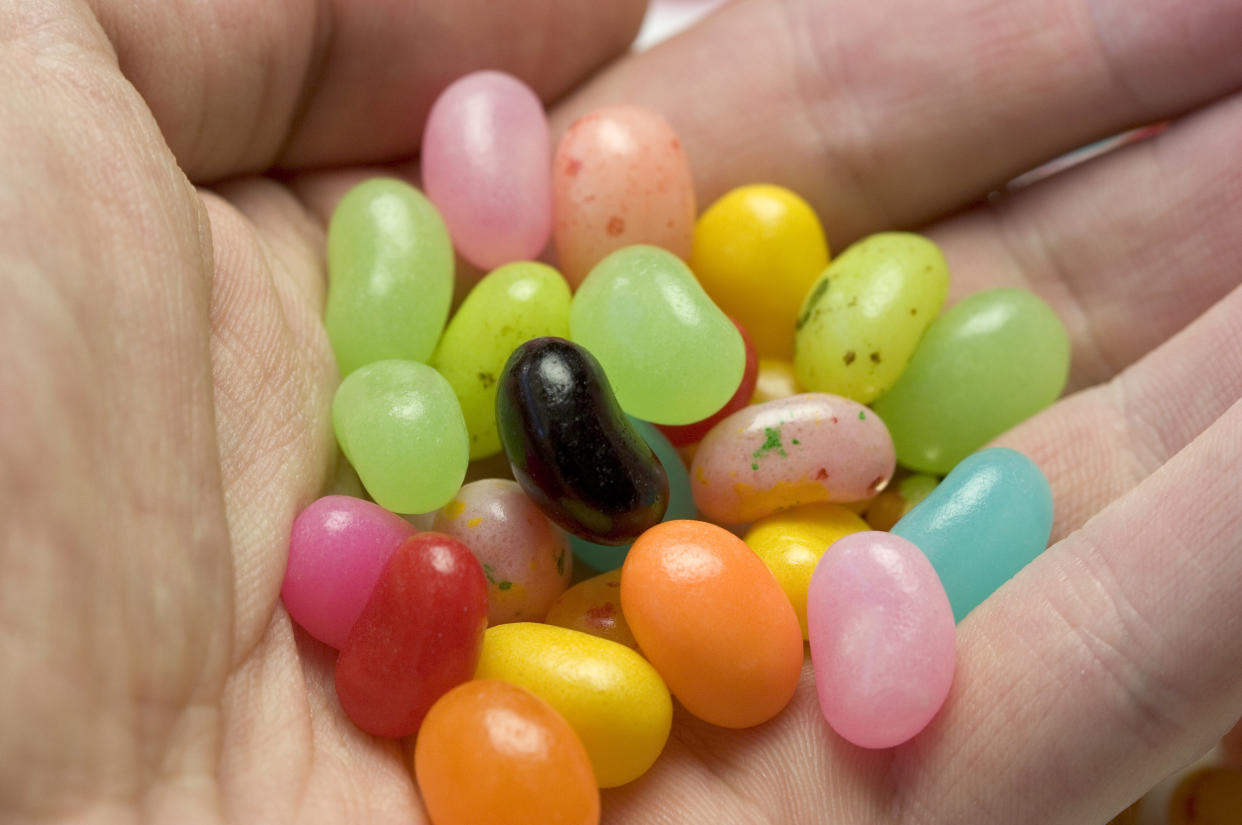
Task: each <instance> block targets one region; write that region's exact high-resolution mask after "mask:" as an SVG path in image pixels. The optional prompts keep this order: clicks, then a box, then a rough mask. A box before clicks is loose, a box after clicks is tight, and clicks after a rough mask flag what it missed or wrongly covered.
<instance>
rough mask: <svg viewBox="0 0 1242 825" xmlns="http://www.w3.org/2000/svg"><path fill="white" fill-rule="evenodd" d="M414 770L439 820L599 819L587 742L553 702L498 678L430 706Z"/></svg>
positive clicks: (528, 822) (461, 823) (504, 823)
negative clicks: (584, 741)
mask: <svg viewBox="0 0 1242 825" xmlns="http://www.w3.org/2000/svg"><path fill="white" fill-rule="evenodd" d="M414 775H415V778H416V779H417V780H418V788H419V791H420V792H421V793H422V796H423V803H424V804H425V805H426V806H427V813H428V815H429V816H430V817H431V822H432V823H433V825H597V823H598V822H599V791H598V790H597V789H596V786H595V774H594V773H593V771H592V770H591V761H590V759H589V758H588V757H587V752H586V748H585V747H584V746H583V744H582V741H581V740H580V739H578V736H577V734H575V733H574V731H573V728H571V727H570V726H569V723H568V722H566V721H565V719H564V717H562V716H561V715H560V714H559V713H557V712H556V711H555V710H553V709H552V706H551V705H549V704H548V703H546V702H544V701H543V700H542V699H540V698H539V697H537V696H535V695H534V694H533V693H531V692H530V691H528V690H526V689H525V688H520V687H518V686H517V685H511V684H509V683H507V682H501V681H499V680H496V679H477V680H475V681H472V682H466V683H465V684H462V685H458V686H457V687H455V688H453V689H452V690H450V691H449V692H448V693H446V694H444V695H443V696H442V697H440V699H439V701H437V702H436V703H435V704H434V705H433V706H432V708H431V710H430V711H428V712H427V717H426V718H425V719H424V720H423V726H422V729H421V730H420V731H419V733H418V741H417V742H416V743H415V745H414Z"/></svg>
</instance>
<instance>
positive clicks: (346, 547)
mask: <svg viewBox="0 0 1242 825" xmlns="http://www.w3.org/2000/svg"><path fill="white" fill-rule="evenodd" d="M416 532H417V531H416V530H415V529H414V527H413V526H412V525H411V524H410V523H409V522H407V521H405V519H403V518H401V517H400V516H396V515H393V514H392V513H390V512H388V511H387V510H385V509H384V508H383V507H380V506H379V505H378V504H372V503H371V502H369V501H364V500H362V499H360V498H352V497H350V496H324V497H323V498H321V499H319V500H318V501H316V502H314V503H313V504H311V505H310V506H309V507H307V508H306V509H305V510H303V511H302V512H301V514H300V515H299V516H298V517H297V518H296V519H294V521H293V534H292V536H291V537H290V540H289V564H288V565H287V566H286V567H285V580H284V583H283V584H282V585H281V588H280V597H281V598H282V599H283V600H284V602H285V609H286V610H288V611H289V615H290V616H291V617H293V620H294V621H295V622H297V623H298V624H299V625H301V626H302V627H303V629H305V630H306V632H307V633H309V634H310V635H312V636H314V637H315V638H316V639H318V640H319V641H321V642H324V643H326V644H330V645H332V646H333V647H335V648H337V649H340V648H341V646H343V645H344V644H345V640H346V639H347V638H349V631H350V629H351V628H353V626H354V622H355V621H357V619H358V616H359V614H361V613H362V608H363V607H365V606H366V603H367V599H369V598H371V591H372V590H374V589H375V583H376V581H378V580H379V576H380V571H382V570H383V569H384V565H385V564H387V563H388V559H389V557H390V556H392V553H393V551H394V550H396V549H397V547H398V545H400V544H401V542H403V541H405V540H406V539H408V538H409V537H410V536H412V535H414V534H415V533H416Z"/></svg>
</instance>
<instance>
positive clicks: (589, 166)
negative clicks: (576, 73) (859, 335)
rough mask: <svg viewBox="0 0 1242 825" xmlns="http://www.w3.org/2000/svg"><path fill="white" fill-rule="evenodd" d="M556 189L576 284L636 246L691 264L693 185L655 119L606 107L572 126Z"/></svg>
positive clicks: (562, 248)
mask: <svg viewBox="0 0 1242 825" xmlns="http://www.w3.org/2000/svg"><path fill="white" fill-rule="evenodd" d="M552 181H553V184H552V185H553V200H552V203H553V230H552V231H553V234H554V236H555V239H556V254H557V259H558V261H559V264H560V268H561V272H563V273H565V277H566V278H567V279H568V280H569V282H570V283H571V284H574V285H577V284H580V283H582V279H583V278H585V277H586V275H587V273H588V272H590V271H591V268H592V267H594V266H595V265H596V264H597V263H599V262H600V261H602V260H603V259H604V258H605V256H607V255H608V254H609V253H610V252H614V251H616V250H618V249H621V248H622V247H625V246H630V245H632V244H651V245H653V246H659V247H662V248H664V249H667V250H669V251H670V252H672V253H673V254H674V255H677V256H678V257H680V258H682V259H683V260H684V259H686V258H689V257H690V246H691V241H692V238H693V235H694V216H695V203H694V179H693V177H692V176H691V174H690V163H689V161H688V160H687V159H686V155H685V152H684V151H682V148H681V141H680V140H678V138H677V134H676V133H675V132H674V131H673V127H672V126H670V125H669V124H668V122H667V121H666V120H664V118H662V117H660V116H659V115H657V114H656V113H655V112H652V111H650V110H648V109H643V108H641V107H639V106H606V107H604V108H602V109H598V110H596V111H594V112H591V113H590V114H588V115H586V116H584V117H582V118H580V119H579V120H577V121H575V122H574V123H573V125H571V126H570V127H569V131H568V132H566V134H565V137H563V138H562V139H561V142H560V145H559V146H557V149H556V157H555V159H554V160H553V164H552ZM721 403H723V401H722V402H721ZM635 415H638V413H635ZM683 423H684V422H683Z"/></svg>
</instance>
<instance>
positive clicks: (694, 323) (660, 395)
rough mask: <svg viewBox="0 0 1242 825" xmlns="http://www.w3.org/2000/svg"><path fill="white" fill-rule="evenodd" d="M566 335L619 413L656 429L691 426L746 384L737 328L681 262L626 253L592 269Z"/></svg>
mask: <svg viewBox="0 0 1242 825" xmlns="http://www.w3.org/2000/svg"><path fill="white" fill-rule="evenodd" d="M569 329H570V332H571V335H572V338H573V340H574V342H575V343H578V344H580V345H582V346H584V347H586V348H587V349H588V350H590V351H591V354H592V355H594V356H595V357H596V358H597V359H598V360H599V362H600V364H601V365H602V366H603V368H604V374H605V375H607V376H608V382H609V384H611V385H612V389H613V391H614V392H615V393H616V396H617V401H618V402H619V403H620V404H621V408H622V409H623V410H625V411H626V412H627V413H629V414H630V415H632V416H634V417H635V418H641V419H643V420H644V421H651V422H654V423H656V424H691V423H694V422H695V421H701V420H702V419H704V418H707V417H708V416H709V415H711V414H712V413H714V412H716V411H717V410H719V409H720V408H721V407H723V406H724V405H725V402H727V401H728V400H729V399H730V398H731V397H732V396H733V393H735V392H737V388H738V385H739V384H741V383H742V370H743V369H744V368H745V366H746V350H745V347H744V345H743V344H742V336H741V334H739V333H738V331H737V327H735V326H734V325H733V322H732V321H730V320H729V319H728V317H727V316H726V315H725V314H724V313H723V312H721V311H720V309H719V308H718V307H717V306H716V305H715V304H714V303H712V300H711V298H709V297H707V293H706V292H704V291H703V288H702V287H701V286H699V282H698V281H697V280H696V279H695V277H694V274H693V273H692V272H691V271H690V269H689V267H687V266H686V265H685V263H683V262H682V260H681V259H680V258H678V257H677V256H676V255H674V254H673V253H671V252H668V251H666V250H663V249H660V248H658V247H654V246H643V245H638V246H628V247H625V248H624V249H619V250H617V251H616V252H613V253H612V254H611V255H609V256H608V257H606V258H604V260H602V261H600V262H599V263H598V264H596V265H595V268H594V269H592V270H591V272H590V274H589V275H587V277H586V280H584V281H583V282H582V285H581V286H579V287H578V291H577V292H576V293H575V294H574V298H573V303H572V305H571V306H570V309H569Z"/></svg>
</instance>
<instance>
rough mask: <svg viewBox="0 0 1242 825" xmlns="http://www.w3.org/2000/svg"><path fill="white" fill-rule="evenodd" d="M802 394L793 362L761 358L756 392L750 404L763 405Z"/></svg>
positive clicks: (756, 379)
mask: <svg viewBox="0 0 1242 825" xmlns="http://www.w3.org/2000/svg"><path fill="white" fill-rule="evenodd" d="M800 392H802V388H801V387H799V386H798V376H797V374H795V372H794V365H793V362H792V361H786V360H784V359H782V358H760V359H759V374H758V376H756V378H755V392H754V394H753V395H752V396H751V397H750V403H752V404H763V403H765V402H768V401H775V400H776V399H778V398H788V397H789V396H791V395H797V394H798V393H800Z"/></svg>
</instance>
